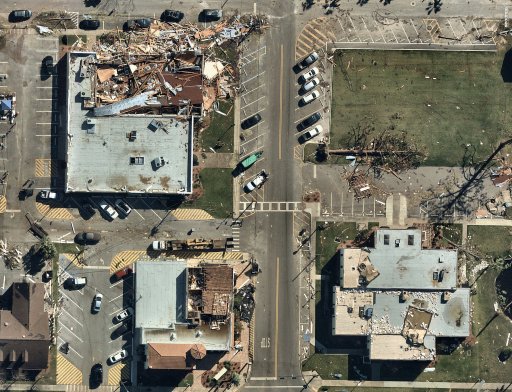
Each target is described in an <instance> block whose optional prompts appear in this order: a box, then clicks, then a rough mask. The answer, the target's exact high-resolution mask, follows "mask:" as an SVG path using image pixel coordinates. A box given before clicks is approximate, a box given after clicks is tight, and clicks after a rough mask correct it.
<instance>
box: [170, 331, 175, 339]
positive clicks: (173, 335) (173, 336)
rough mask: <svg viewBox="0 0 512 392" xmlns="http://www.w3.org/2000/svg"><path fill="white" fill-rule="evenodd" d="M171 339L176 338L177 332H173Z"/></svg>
mask: <svg viewBox="0 0 512 392" xmlns="http://www.w3.org/2000/svg"><path fill="white" fill-rule="evenodd" d="M171 340H176V334H175V333H174V332H172V333H171Z"/></svg>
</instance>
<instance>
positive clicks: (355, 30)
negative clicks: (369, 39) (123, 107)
mask: <svg viewBox="0 0 512 392" xmlns="http://www.w3.org/2000/svg"><path fill="white" fill-rule="evenodd" d="M347 16H348V19H349V20H350V24H351V25H352V28H353V29H354V32H355V33H356V35H357V38H358V39H359V42H362V41H361V37H359V33H358V32H357V29H356V26H355V25H354V21H353V20H352V18H351V17H350V15H347Z"/></svg>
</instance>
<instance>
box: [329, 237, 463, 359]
mask: <svg viewBox="0 0 512 392" xmlns="http://www.w3.org/2000/svg"><path fill="white" fill-rule="evenodd" d="M421 236H422V232H421V230H416V229H405V230H393V229H379V230H377V231H376V233H375V247H374V248H363V249H341V250H340V271H341V275H340V276H341V278H340V286H335V287H334V289H333V307H334V309H333V312H334V313H333V320H332V332H333V335H348V336H367V337H368V340H367V342H368V356H369V359H370V360H415V361H431V360H433V359H434V358H435V355H436V337H467V336H468V335H469V334H470V327H471V325H470V293H469V288H460V287H457V251H456V250H453V249H447V250H442V249H422V247H421V239H422V237H421Z"/></svg>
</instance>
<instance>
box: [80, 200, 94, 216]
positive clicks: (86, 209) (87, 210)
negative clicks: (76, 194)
mask: <svg viewBox="0 0 512 392" xmlns="http://www.w3.org/2000/svg"><path fill="white" fill-rule="evenodd" d="M82 211H83V213H84V214H85V215H86V216H88V217H89V218H91V217H92V216H93V215H94V214H96V210H95V209H94V207H93V206H92V204H90V203H85V204H83V205H82Z"/></svg>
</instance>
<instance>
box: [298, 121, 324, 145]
mask: <svg viewBox="0 0 512 392" xmlns="http://www.w3.org/2000/svg"><path fill="white" fill-rule="evenodd" d="M323 130H324V129H323V127H322V126H321V125H317V126H316V127H314V128H313V129H311V130H309V131H307V132H305V133H303V134H302V135H300V136H299V143H300V144H303V143H306V142H307V141H308V140H311V139H313V138H314V137H316V136H318V135H320V134H321V133H322V131H323Z"/></svg>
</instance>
